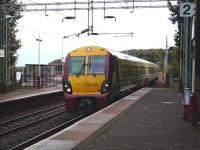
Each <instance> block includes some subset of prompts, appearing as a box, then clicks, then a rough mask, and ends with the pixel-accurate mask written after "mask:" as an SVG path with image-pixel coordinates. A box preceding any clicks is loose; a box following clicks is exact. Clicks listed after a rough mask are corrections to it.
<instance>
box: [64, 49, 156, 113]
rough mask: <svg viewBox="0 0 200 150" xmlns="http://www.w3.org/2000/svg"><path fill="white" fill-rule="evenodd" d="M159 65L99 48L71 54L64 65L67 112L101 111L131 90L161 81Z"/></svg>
mask: <svg viewBox="0 0 200 150" xmlns="http://www.w3.org/2000/svg"><path fill="white" fill-rule="evenodd" d="M158 72H159V67H158V65H157V64H155V63H152V62H149V61H146V60H143V59H140V58H137V57H134V56H130V55H127V54H125V53H122V52H119V51H115V50H110V49H107V48H103V47H99V46H84V47H80V48H77V49H75V50H73V51H71V52H69V53H68V55H67V57H66V58H65V62H64V73H63V93H64V103H65V108H66V109H67V110H68V111H72V112H84V111H97V110H100V109H102V108H104V107H106V106H108V105H109V104H110V103H112V101H113V99H115V98H116V97H117V95H118V94H119V93H121V92H123V91H125V90H127V89H129V88H134V87H138V86H142V85H145V84H147V83H149V82H151V81H153V80H155V79H156V78H157V77H158Z"/></svg>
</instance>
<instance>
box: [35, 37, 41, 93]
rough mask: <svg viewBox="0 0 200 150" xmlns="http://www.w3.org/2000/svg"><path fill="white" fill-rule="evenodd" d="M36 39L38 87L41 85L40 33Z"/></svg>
mask: <svg viewBox="0 0 200 150" xmlns="http://www.w3.org/2000/svg"><path fill="white" fill-rule="evenodd" d="M36 41H38V43H39V44H38V80H37V81H38V89H39V88H40V86H41V68H40V42H42V39H41V38H40V34H39V38H37V39H36Z"/></svg>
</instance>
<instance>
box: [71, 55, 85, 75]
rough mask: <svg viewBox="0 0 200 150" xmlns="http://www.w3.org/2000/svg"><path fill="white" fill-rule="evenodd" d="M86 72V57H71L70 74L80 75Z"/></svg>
mask: <svg viewBox="0 0 200 150" xmlns="http://www.w3.org/2000/svg"><path fill="white" fill-rule="evenodd" d="M84 73H85V57H70V60H69V74H71V75H74V74H75V75H80V74H84Z"/></svg>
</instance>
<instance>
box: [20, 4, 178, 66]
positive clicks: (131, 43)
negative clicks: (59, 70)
mask: <svg viewBox="0 0 200 150" xmlns="http://www.w3.org/2000/svg"><path fill="white" fill-rule="evenodd" d="M60 1H61V0H60ZM23 2H24V3H28V2H29V3H30V2H52V0H43V1H41V0H40V1H39V0H23ZM47 14H48V16H45V13H44V12H23V13H22V15H23V17H22V18H21V19H20V20H19V21H18V26H17V28H18V29H19V32H18V34H17V37H18V38H19V39H21V42H22V47H21V48H20V49H19V50H18V60H17V66H24V65H25V64H37V63H38V49H39V43H38V41H36V39H37V38H38V37H39V34H40V38H41V39H42V42H41V43H40V63H41V64H47V63H49V62H51V61H53V60H55V59H59V58H61V57H62V40H63V54H64V56H66V55H67V53H68V52H69V51H71V50H73V49H75V48H78V47H81V46H86V45H96V46H102V47H106V48H109V49H113V50H118V51H120V50H126V49H149V48H163V49H164V48H165V47H166V36H167V37H168V46H169V47H170V46H174V40H173V39H174V34H175V30H176V29H177V26H176V25H173V24H172V23H171V22H170V20H169V19H168V18H169V17H170V12H169V10H168V9H167V8H156V9H152V8H151V9H135V10H134V13H130V10H106V15H112V16H115V17H116V18H117V19H116V21H115V20H114V19H104V17H103V16H104V15H103V11H102V10H95V11H94V32H98V33H125V32H128V33H131V32H133V33H134V34H133V37H130V36H121V37H120V36H119V37H116V36H113V35H104V36H103V35H98V36H94V35H93V36H87V34H83V35H81V36H80V37H70V38H67V39H62V37H63V36H67V35H70V34H74V33H78V32H80V31H81V30H83V29H86V28H87V22H88V18H87V11H77V12H76V20H64V21H63V22H62V18H63V17H65V16H72V15H73V14H74V12H73V11H71V12H70V11H60V12H47Z"/></svg>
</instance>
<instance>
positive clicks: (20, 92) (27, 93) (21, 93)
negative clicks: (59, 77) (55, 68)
mask: <svg viewBox="0 0 200 150" xmlns="http://www.w3.org/2000/svg"><path fill="white" fill-rule="evenodd" d="M59 91H62V85H61V84H60V85H56V86H51V87H44V88H40V89H38V88H33V87H22V88H20V89H17V90H16V91H13V92H10V93H5V94H0V103H1V102H5V101H11V100H17V99H21V98H27V97H32V96H37V95H42V94H48V93H54V92H59Z"/></svg>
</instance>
